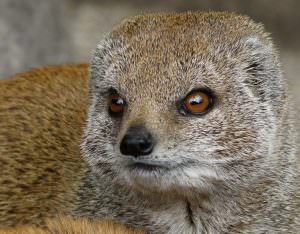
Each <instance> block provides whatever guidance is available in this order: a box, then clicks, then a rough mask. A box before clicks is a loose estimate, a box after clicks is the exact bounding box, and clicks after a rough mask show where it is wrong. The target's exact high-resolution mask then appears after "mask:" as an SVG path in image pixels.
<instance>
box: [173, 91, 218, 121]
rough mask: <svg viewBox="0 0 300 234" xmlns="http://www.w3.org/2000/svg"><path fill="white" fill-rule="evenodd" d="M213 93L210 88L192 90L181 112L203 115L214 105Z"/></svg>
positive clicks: (183, 102) (184, 100)
mask: <svg viewBox="0 0 300 234" xmlns="http://www.w3.org/2000/svg"><path fill="white" fill-rule="evenodd" d="M213 101H214V99H213V95H212V93H211V91H210V90H208V89H197V90H192V91H191V92H190V93H189V94H188V95H187V96H186V97H185V98H184V99H183V100H182V105H181V108H180V109H179V112H180V113H181V114H183V115H186V114H192V115H203V114H206V113H207V112H208V111H209V110H210V109H211V108H212V106H213Z"/></svg>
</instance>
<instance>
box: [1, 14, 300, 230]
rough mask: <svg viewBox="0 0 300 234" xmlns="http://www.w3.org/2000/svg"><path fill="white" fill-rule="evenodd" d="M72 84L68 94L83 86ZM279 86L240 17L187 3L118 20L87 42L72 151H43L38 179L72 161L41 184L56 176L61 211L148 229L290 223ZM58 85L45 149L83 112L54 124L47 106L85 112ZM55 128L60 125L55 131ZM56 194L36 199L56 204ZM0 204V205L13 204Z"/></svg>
mask: <svg viewBox="0 0 300 234" xmlns="http://www.w3.org/2000/svg"><path fill="white" fill-rule="evenodd" d="M74 77H76V76H73V78H72V79H71V80H72V82H73V79H75V78H74ZM58 79H59V77H58ZM64 79H65V78H64ZM41 82H42V81H41ZM70 83H71V81H70ZM75 86H76V88H73V89H74V90H72V91H70V92H71V93H72V92H74V94H73V95H74V97H73V95H71V96H72V97H71V99H72V100H73V98H74V100H76V97H77V95H82V94H78V92H80V91H81V89H83V90H84V91H83V92H85V90H86V86H85V85H79V84H78V86H77V85H75ZM286 86H287V85H286V81H285V79H284V77H283V76H282V72H281V68H280V64H279V59H278V55H277V52H276V49H275V48H274V46H273V43H272V41H271V39H270V37H269V34H268V33H266V32H265V30H264V28H263V26H262V25H261V24H258V23H255V22H254V21H252V20H251V19H249V18H248V17H246V16H240V15H237V14H232V13H217V12H209V13H201V12H187V13H161V14H149V15H144V16H137V17H133V18H130V19H128V20H125V21H123V22H122V23H121V24H120V25H119V26H117V27H115V28H114V29H113V30H112V32H111V33H110V34H108V35H107V36H106V38H104V39H103V40H102V42H101V43H100V44H99V45H98V47H97V49H96V51H95V53H94V55H93V58H92V61H91V64H90V80H89V87H88V90H89V91H88V93H89V94H88V101H87V102H88V106H89V108H88V112H87V121H86V124H85V125H86V126H85V130H84V134H83V137H82V143H81V148H82V152H81V153H82V154H81V155H80V154H79V153H78V152H79V151H78V150H79V149H78V148H76V146H74V147H75V148H76V157H75V158H74V157H72V155H73V154H72V151H70V152H68V151H66V152H65V153H67V154H68V157H69V158H68V160H66V165H63V161H64V160H63V159H61V158H60V157H59V159H56V158H55V157H54V156H51V157H50V159H49V157H48V160H49V161H50V162H51V160H54V161H56V160H58V161H59V162H62V165H60V164H59V165H60V167H59V168H54V169H52V168H53V165H51V164H50V167H49V166H47V167H46V168H48V171H51V176H50V177H49V179H50V178H52V177H53V174H55V173H54V172H56V171H59V169H61V170H64V167H67V168H75V169H73V170H70V171H68V172H65V173H66V174H68V176H69V179H68V178H67V179H66V178H63V179H61V175H62V174H58V175H59V178H60V180H62V181H63V182H60V181H59V180H58V179H55V180H54V182H55V183H54V184H55V185H54V186H53V191H54V192H53V193H52V194H57V193H58V192H57V193H56V192H55V191H56V190H59V189H58V188H59V186H58V185H57V183H59V185H61V184H60V183H63V185H64V186H68V187H67V188H65V187H63V188H62V190H61V194H62V195H61V196H63V197H64V199H66V203H65V204H67V205H66V207H67V208H68V209H67V210H66V213H67V214H72V215H74V216H79V217H87V218H93V219H103V218H104V219H111V220H113V221H115V222H120V223H124V224H128V225H131V226H133V227H137V228H142V229H144V230H145V231H146V232H148V233H297V232H299V230H300V224H299V213H300V210H299V196H300V194H299V172H298V169H299V164H298V163H299V162H298V161H297V160H298V158H297V154H296V143H295V142H296V141H295V137H296V132H295V129H294V127H293V117H292V110H291V109H292V108H291V105H290V97H289V93H288V91H287V87H286ZM38 87H39V88H40V89H41V90H42V87H43V85H41V87H40V86H38ZM62 87H64V88H62V91H61V92H59V93H56V95H54V96H53V99H50V100H51V102H54V101H55V105H53V108H52V109H51V108H49V111H50V112H51V113H52V114H53V116H54V117H53V118H54V119H52V118H49V117H48V119H49V120H54V121H52V122H50V123H51V124H49V123H47V127H48V128H50V129H52V128H59V129H60V130H59V131H58V130H57V131H58V132H59V134H58V135H55V136H54V138H53V140H54V142H55V143H54V145H53V144H51V143H50V146H51V147H50V148H47V149H46V150H44V151H46V152H48V151H53V152H56V151H57V150H58V149H68V147H69V146H68V144H63V145H58V146H57V144H58V142H65V140H64V139H65V138H68V136H69V134H71V135H72V134H73V131H74V132H75V131H78V132H77V133H75V135H74V136H75V138H72V140H71V141H70V142H69V143H70V144H71V143H72V144H75V145H76V144H77V143H78V141H74V139H80V137H79V135H78V134H79V132H80V131H81V130H78V129H79V128H77V127H78V126H79V125H81V124H82V123H83V119H82V118H83V117H82V118H81V119H80V120H78V121H76V124H69V121H70V120H68V119H65V120H66V122H65V123H66V124H65V125H63V126H61V125H58V126H55V123H56V122H57V118H56V117H57V116H56V115H57V114H58V113H64V112H65V111H66V112H68V111H70V113H72V115H71V116H72V117H70V118H71V119H73V117H74V113H77V114H78V116H81V114H82V113H84V110H85V109H84V108H83V106H82V105H80V106H76V104H75V105H74V104H72V103H73V101H71V104H72V105H71V107H69V101H70V100H68V98H69V95H66V90H67V87H65V86H64V85H63V86H62ZM47 90H48V89H47ZM45 91H46V90H45ZM45 91H44V92H45ZM67 93H69V92H67ZM58 94H59V95H58ZM56 98H58V99H63V98H65V102H63V104H61V103H57V102H56V100H55V99H56ZM50 100H48V102H46V103H45V105H46V104H47V103H49V101H50ZM43 104H44V103H43ZM75 107H76V108H75ZM77 107H78V108H79V107H80V108H79V109H77ZM74 108H75V110H74ZM2 109H3V108H0V110H2ZM12 111H15V109H14V108H12V110H8V112H12ZM5 113H6V112H5ZM15 115H16V116H21V115H20V114H19V115H18V114H15ZM48 115H49V114H45V117H46V116H48ZM50 116H52V115H50ZM55 116H56V117H55ZM75 116H76V114H75ZM5 118H7V117H5ZM42 119H43V118H42ZM59 119H60V118H59ZM27 121H29V120H27ZM1 123H2V120H1ZM38 123H39V122H38ZM9 126H13V125H8V127H9ZM21 126H23V128H24V132H28V131H33V130H32V128H31V127H29V129H28V126H27V125H26V124H21ZM43 126H44V125H43ZM65 128H67V129H68V131H67V132H68V134H67V135H63V134H62V133H60V132H65V131H66V130H65ZM6 129H7V128H6ZM25 129H27V130H26V131H25ZM41 130H42V129H41ZM41 130H38V131H39V132H41ZM5 131H8V130H5ZM34 131H35V130H34ZM74 136H73V137H74ZM77 137H78V138H77ZM58 139H59V140H58ZM13 140H14V139H11V141H13ZM1 142H2V140H1ZM23 144H25V143H23ZM10 147H12V146H10ZM23 147H24V146H23V145H22V149H23ZM40 148H41V150H42V149H43V147H40ZM14 150H16V151H17V153H18V155H19V154H21V152H19V151H18V147H15V149H14ZM44 151H42V152H40V153H39V154H38V155H40V154H41V153H44ZM2 154H3V153H1V157H3V156H2ZM3 155H4V154H3ZM54 155H55V153H54ZM62 155H63V156H65V154H64V153H63V154H62ZM6 157H7V156H6ZM21 157H22V156H21ZM82 157H83V158H84V160H85V161H83V160H82ZM4 158H5V155H4ZM45 161H47V160H45ZM23 163H24V161H22V163H20V164H23ZM68 163H70V164H72V166H69V165H68ZM28 165H31V164H30V162H29V163H28ZM38 165H40V163H38ZM31 170H32V169H31ZM52 171H54V172H52ZM22 172H23V171H22ZM8 173H9V175H10V174H11V173H12V172H8ZM49 174H50V173H49V172H46V174H43V175H49ZM17 175H18V176H20V175H22V173H20V172H19V173H17ZM2 177H3V176H2ZM28 178H29V177H28ZM46 178H47V176H46ZM17 179H18V178H17ZM13 180H14V184H15V183H16V182H15V181H16V179H15V178H14V177H13ZM24 180H25V181H27V180H28V179H27V178H26V179H24ZM18 181H19V180H18ZM2 184H3V182H2ZM6 184H7V182H6ZM27 184H28V183H25V185H27ZM48 186H49V185H48ZM42 188H45V186H44V187H42ZM66 190H68V193H65V191H66ZM20 191H23V190H21V189H19V190H16V191H15V192H14V193H11V195H13V194H20ZM69 194H70V196H69ZM16 196H18V195H16ZM37 197H38V196H37ZM57 198H58V197H57V196H56V195H54V197H53V195H52V197H51V196H49V197H47V199H48V200H47V199H45V200H43V201H49V202H50V201H56V205H57V206H58V205H60V206H64V203H63V202H61V201H65V200H63V199H61V197H59V198H58V199H57ZM55 199H57V200H55ZM1 202H3V200H2V199H1ZM9 202H10V197H7V199H6V201H4V204H9V205H8V206H6V210H4V214H10V213H14V212H13V209H12V208H11V207H13V206H14V202H11V203H9ZM7 207H10V212H8V208H7ZM20 207H22V206H20ZM41 207H43V206H41ZM51 208H52V207H51ZM48 209H49V208H48ZM50 210H51V209H50ZM52 210H53V208H52ZM2 213H3V211H2ZM32 213H33V215H34V214H38V213H39V211H38V210H37V209H36V210H35V211H33V212H32ZM22 214H24V211H23V213H21V212H20V213H19V214H17V217H20V216H22ZM14 215H15V214H14ZM44 216H46V215H44ZM15 219H17V218H16V217H15V216H14V217H11V218H9V219H7V220H6V222H14V221H13V220H15Z"/></svg>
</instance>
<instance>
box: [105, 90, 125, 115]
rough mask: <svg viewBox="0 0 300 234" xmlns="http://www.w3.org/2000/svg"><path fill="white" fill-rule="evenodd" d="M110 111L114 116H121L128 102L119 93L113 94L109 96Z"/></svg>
mask: <svg viewBox="0 0 300 234" xmlns="http://www.w3.org/2000/svg"><path fill="white" fill-rule="evenodd" d="M108 101H109V104H108V105H109V107H108V108H109V113H110V115H112V116H119V115H121V114H122V113H123V111H124V106H125V104H126V102H125V100H124V99H123V98H122V97H120V95H118V94H112V95H110V96H109V100H108Z"/></svg>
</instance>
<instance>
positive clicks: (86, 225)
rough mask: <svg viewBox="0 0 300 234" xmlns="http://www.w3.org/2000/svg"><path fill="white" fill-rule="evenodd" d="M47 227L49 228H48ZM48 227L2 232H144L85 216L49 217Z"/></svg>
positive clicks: (0, 233) (3, 232)
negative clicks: (75, 217)
mask: <svg viewBox="0 0 300 234" xmlns="http://www.w3.org/2000/svg"><path fill="white" fill-rule="evenodd" d="M46 229H47V230H46ZM46 229H41V228H37V227H32V226H22V227H17V228H2V229H0V234H118V233H122V234H142V233H143V232H142V231H138V230H134V229H132V228H129V227H126V226H124V225H120V224H115V223H113V222H111V221H99V220H90V219H85V218H77V219H74V218H69V217H61V218H57V219H48V220H47V221H46Z"/></svg>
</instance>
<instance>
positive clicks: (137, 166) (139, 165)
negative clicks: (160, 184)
mask: <svg viewBox="0 0 300 234" xmlns="http://www.w3.org/2000/svg"><path fill="white" fill-rule="evenodd" d="M127 167H128V168H129V170H132V171H145V172H154V171H162V170H166V169H168V168H167V167H166V166H163V165H161V164H159V163H153V162H146V161H133V162H131V163H130V164H128V165H127Z"/></svg>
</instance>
